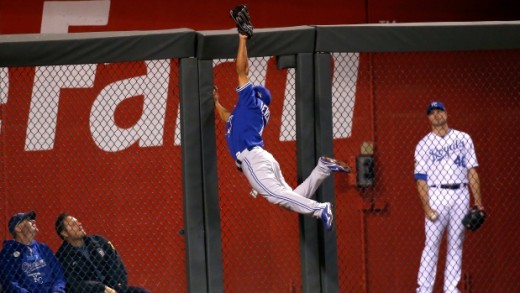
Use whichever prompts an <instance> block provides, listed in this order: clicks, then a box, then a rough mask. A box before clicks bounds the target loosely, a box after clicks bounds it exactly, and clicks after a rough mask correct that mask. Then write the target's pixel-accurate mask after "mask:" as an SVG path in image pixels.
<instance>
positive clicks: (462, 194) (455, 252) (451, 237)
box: [444, 188, 469, 292]
mask: <svg viewBox="0 0 520 293" xmlns="http://www.w3.org/2000/svg"><path fill="white" fill-rule="evenodd" d="M451 192H452V193H453V199H454V200H455V201H456V202H454V203H453V206H452V208H451V209H450V222H449V224H448V234H447V236H448V243H447V244H448V247H447V253H446V269H445V270H444V292H459V290H458V289H457V285H458V284H459V281H460V278H461V276H462V245H463V242H464V225H462V218H463V217H464V214H465V213H466V211H467V208H468V205H469V192H468V190H467V189H465V188H464V189H459V190H455V191H451Z"/></svg>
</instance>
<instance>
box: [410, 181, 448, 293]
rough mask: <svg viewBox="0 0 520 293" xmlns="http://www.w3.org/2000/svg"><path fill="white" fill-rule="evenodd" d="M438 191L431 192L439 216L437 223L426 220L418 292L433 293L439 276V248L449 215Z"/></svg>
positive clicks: (431, 198) (431, 202)
mask: <svg viewBox="0 0 520 293" xmlns="http://www.w3.org/2000/svg"><path fill="white" fill-rule="evenodd" d="M439 192H442V191H441V190H438V189H432V190H430V192H429V194H430V205H431V207H432V208H433V209H434V210H436V211H437V212H438V214H439V216H438V218H437V220H436V221H430V220H428V219H425V225H424V228H425V236H426V240H425V244H424V249H423V252H422V255H421V264H420V267H419V274H418V276H417V283H418V285H419V286H418V288H417V292H420V293H426V292H428V293H431V292H432V291H433V285H434V283H435V276H436V274H437V261H438V259H439V247H440V245H441V240H442V234H443V232H444V230H445V228H446V225H447V223H448V220H449V214H448V211H447V209H446V205H445V203H442V202H440V200H439V199H440V198H442V197H440V196H439V194H438V193H439Z"/></svg>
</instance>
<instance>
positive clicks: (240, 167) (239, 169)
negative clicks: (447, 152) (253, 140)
mask: <svg viewBox="0 0 520 293" xmlns="http://www.w3.org/2000/svg"><path fill="white" fill-rule="evenodd" d="M261 148H262V147H261V146H251V147H247V148H245V149H244V150H243V151H241V152H240V153H239V154H244V153H245V152H246V151H247V152H248V151H251V150H254V149H261ZM235 165H237V168H238V171H240V172H242V161H241V160H239V159H236V160H235Z"/></svg>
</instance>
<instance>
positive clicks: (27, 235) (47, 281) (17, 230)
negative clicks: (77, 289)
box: [0, 211, 65, 293]
mask: <svg viewBox="0 0 520 293" xmlns="http://www.w3.org/2000/svg"><path fill="white" fill-rule="evenodd" d="M9 232H10V233H11V234H12V235H13V237H14V240H7V241H5V242H4V247H3V249H2V251H0V283H1V285H2V286H1V288H2V290H3V292H4V293H55V292H59V293H65V277H64V275H63V270H62V268H61V265H60V263H59V262H58V260H57V259H56V257H55V256H54V253H53V252H52V250H51V249H50V248H49V246H47V245H46V244H44V243H41V242H38V241H36V240H34V238H35V236H36V233H38V227H36V213H35V212H32V211H31V212H27V213H18V214H15V215H14V216H12V217H11V219H10V220H9Z"/></svg>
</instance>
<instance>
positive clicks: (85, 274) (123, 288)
mask: <svg viewBox="0 0 520 293" xmlns="http://www.w3.org/2000/svg"><path fill="white" fill-rule="evenodd" d="M55 226H56V232H57V233H58V236H60V238H61V239H63V240H64V241H63V243H62V244H61V246H60V248H59V249H58V251H57V252H56V257H57V258H58V260H59V261H60V263H61V265H62V266H63V270H64V272H65V278H66V280H67V292H72V293H76V292H78V293H79V292H81V293H83V292H89V293H149V291H148V290H146V289H144V288H140V287H134V286H128V275H127V272H126V268H125V265H124V264H123V261H122V260H121V257H119V254H118V253H117V251H116V249H115V248H114V245H112V243H110V241H108V240H106V239H105V238H103V237H102V236H99V235H87V233H86V232H85V230H83V227H82V225H81V222H79V221H78V220H77V219H76V218H75V217H73V216H71V215H70V214H68V213H62V214H60V215H59V216H58V218H57V219H56V223H55Z"/></svg>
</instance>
